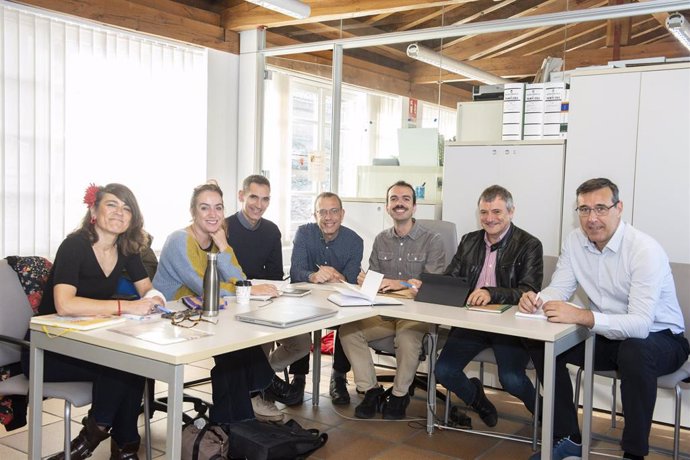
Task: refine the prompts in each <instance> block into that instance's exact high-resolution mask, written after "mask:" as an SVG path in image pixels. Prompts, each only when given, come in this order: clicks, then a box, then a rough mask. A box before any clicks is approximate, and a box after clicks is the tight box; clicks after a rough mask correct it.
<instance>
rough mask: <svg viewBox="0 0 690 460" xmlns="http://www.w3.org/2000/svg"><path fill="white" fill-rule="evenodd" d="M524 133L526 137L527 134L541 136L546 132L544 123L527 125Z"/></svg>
mask: <svg viewBox="0 0 690 460" xmlns="http://www.w3.org/2000/svg"><path fill="white" fill-rule="evenodd" d="M522 133H523V134H524V136H525V138H527V136H539V137H541V135H542V134H544V125H542V124H538V125H525V127H524V129H523V132H522Z"/></svg>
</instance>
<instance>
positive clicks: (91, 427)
mask: <svg viewBox="0 0 690 460" xmlns="http://www.w3.org/2000/svg"><path fill="white" fill-rule="evenodd" d="M81 423H82V425H84V428H82V429H81V431H80V432H79V435H78V436H77V437H76V438H74V439H73V440H72V443H71V444H70V446H71V448H70V458H71V459H72V460H83V459H85V458H89V457H91V454H93V451H94V450H96V447H98V445H99V444H100V443H101V441H103V440H105V439H108V437H109V436H110V434H108V432H107V431H103V430H101V429H100V428H99V427H98V425H97V424H96V421H95V420H94V419H93V418H92V417H91V416H88V417H84V419H83V420H82V421H81ZM64 458H65V453H64V452H60V453H57V454H55V455H53V456H52V457H48V460H63V459H64Z"/></svg>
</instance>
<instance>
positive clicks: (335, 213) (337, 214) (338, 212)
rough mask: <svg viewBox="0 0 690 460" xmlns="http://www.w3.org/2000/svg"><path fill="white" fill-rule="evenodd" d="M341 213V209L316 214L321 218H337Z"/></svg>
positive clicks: (326, 210)
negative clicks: (329, 216)
mask: <svg viewBox="0 0 690 460" xmlns="http://www.w3.org/2000/svg"><path fill="white" fill-rule="evenodd" d="M340 211H342V209H341V208H331V209H319V210H318V211H316V214H318V215H319V217H326V216H328V215H331V216H336V217H337V216H339V215H340Z"/></svg>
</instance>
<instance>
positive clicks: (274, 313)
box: [235, 305, 338, 329]
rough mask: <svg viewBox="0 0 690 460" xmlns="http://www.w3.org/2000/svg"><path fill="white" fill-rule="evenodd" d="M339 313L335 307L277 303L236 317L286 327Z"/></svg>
mask: <svg viewBox="0 0 690 460" xmlns="http://www.w3.org/2000/svg"><path fill="white" fill-rule="evenodd" d="M336 313H338V310H336V309H334V308H325V307H316V306H313V305H289V306H288V305H276V306H274V307H272V308H259V309H258V310H253V311H250V312H247V313H238V314H237V315H235V319H237V320H238V321H243V322H245V323H253V324H261V325H263V326H271V327H279V328H283V329H284V328H286V327H292V326H297V325H299V324H304V323H311V322H312V321H317V320H320V319H324V318H329V317H331V316H333V315H335V314H336Z"/></svg>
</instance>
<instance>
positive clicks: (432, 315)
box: [376, 300, 594, 459]
mask: <svg viewBox="0 0 690 460" xmlns="http://www.w3.org/2000/svg"><path fill="white" fill-rule="evenodd" d="M376 308H377V310H378V312H379V314H380V315H382V316H388V317H393V318H398V319H407V320H412V321H420V322H424V323H429V333H430V335H431V337H432V347H431V350H429V356H430V367H429V368H430V371H429V383H428V388H427V391H429V392H430V394H435V390H436V378H435V375H434V373H433V369H434V365H435V362H436V358H437V356H436V355H437V352H436V343H437V339H438V325H445V326H451V327H461V328H465V329H473V330H476V331H485V332H493V333H497V334H505V335H511V336H514V337H520V338H524V339H532V340H538V341H541V342H543V343H544V380H543V382H542V384H543V388H544V392H543V398H544V404H543V409H542V410H543V412H542V426H541V439H542V444H541V446H542V459H550V458H551V453H552V447H553V409H554V388H555V374H556V372H555V364H556V357H557V356H558V355H559V354H561V353H562V352H564V351H566V350H568V349H570V348H571V347H573V346H574V345H577V344H578V343H580V342H582V341H586V342H585V375H584V392H583V398H584V399H583V401H584V405H583V406H584V420H583V426H582V458H585V459H587V458H589V446H590V438H591V421H592V384H593V380H592V376H593V372H592V360H593V356H594V334H592V333H591V332H590V331H589V329H587V328H585V327H582V326H576V325H572V324H556V323H549V322H547V321H544V320H540V319H530V318H520V317H516V316H515V311H516V309H517V307H512V308H511V309H509V310H507V311H505V312H503V313H501V314H496V313H485V312H477V311H470V310H467V309H466V308H458V307H449V306H445V305H437V304H430V303H425V302H415V301H413V300H403V306H400V307H390V306H386V307H376ZM429 402H430V403H429V405H428V406H427V432H428V433H429V434H431V433H433V430H434V416H435V413H436V398H435V397H429Z"/></svg>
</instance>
